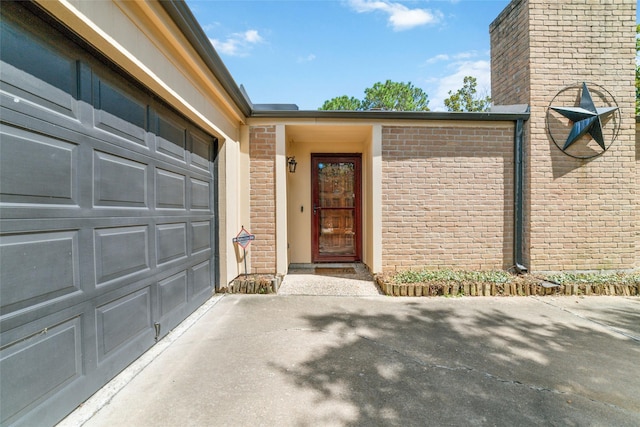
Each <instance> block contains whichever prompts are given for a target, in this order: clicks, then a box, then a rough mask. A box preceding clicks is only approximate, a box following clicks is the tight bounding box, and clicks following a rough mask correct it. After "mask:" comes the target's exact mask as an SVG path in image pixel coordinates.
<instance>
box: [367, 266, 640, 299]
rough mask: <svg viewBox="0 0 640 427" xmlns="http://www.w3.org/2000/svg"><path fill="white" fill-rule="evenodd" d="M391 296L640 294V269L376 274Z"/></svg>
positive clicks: (424, 271) (426, 271) (383, 287)
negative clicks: (614, 272) (602, 271)
mask: <svg viewBox="0 0 640 427" xmlns="http://www.w3.org/2000/svg"><path fill="white" fill-rule="evenodd" d="M376 282H377V284H378V286H379V287H380V289H381V290H382V292H383V293H385V294H387V295H390V296H450V297H455V296H530V295H539V296H543V295H623V296H637V295H640V272H635V273H618V274H610V273H609V274H604V273H602V274H598V273H581V274H568V273H564V274H552V275H530V274H524V275H513V274H510V273H507V272H505V271H452V270H420V271H416V270H409V271H403V272H397V273H386V274H378V275H376Z"/></svg>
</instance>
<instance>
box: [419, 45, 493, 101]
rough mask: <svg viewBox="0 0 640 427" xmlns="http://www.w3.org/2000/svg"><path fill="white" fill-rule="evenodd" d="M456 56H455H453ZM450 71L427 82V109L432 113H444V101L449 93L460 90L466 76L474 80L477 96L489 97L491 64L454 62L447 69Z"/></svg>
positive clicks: (476, 61) (487, 62) (485, 62)
mask: <svg viewBox="0 0 640 427" xmlns="http://www.w3.org/2000/svg"><path fill="white" fill-rule="evenodd" d="M454 56H456V55H454ZM447 68H448V69H450V70H452V72H451V73H450V74H447V75H446V76H444V77H435V78H430V79H428V80H427V83H428V84H429V87H430V88H431V89H430V90H428V91H427V93H428V95H429V108H430V109H431V110H432V111H446V110H447V108H446V107H445V105H444V100H445V99H446V98H448V97H449V91H452V92H455V91H457V90H458V89H460V88H461V87H462V85H463V83H464V78H465V77H466V76H472V77H475V78H476V81H477V83H478V86H477V91H478V95H479V96H487V95H491V62H490V61H489V60H485V59H478V60H475V61H456V62H452V63H451V64H449V66H448V67H447Z"/></svg>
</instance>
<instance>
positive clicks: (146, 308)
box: [0, 2, 217, 425]
mask: <svg viewBox="0 0 640 427" xmlns="http://www.w3.org/2000/svg"><path fill="white" fill-rule="evenodd" d="M42 18H43V19H46V17H45V16H42ZM0 38H1V43H2V45H1V48H0V52H1V59H2V64H1V65H0V80H1V87H0V89H1V93H0V95H1V100H0V105H1V116H0V117H1V121H2V123H1V126H2V128H1V141H0V193H1V194H0V203H1V205H0V208H1V211H0V213H1V220H0V275H1V276H0V301H1V312H0V331H1V341H0V352H1V353H0V375H1V378H0V381H1V386H0V390H1V396H0V402H1V408H0V409H1V410H0V414H1V416H2V425H12V424H23V425H48V424H53V423H55V422H56V421H58V420H59V419H61V418H62V417H64V416H65V415H66V414H67V413H68V412H70V411H71V410H73V409H74V408H75V406H76V405H77V404H79V403H80V402H81V401H83V400H84V399H85V398H87V397H88V396H90V395H91V394H92V393H93V392H95V391H96V390H97V389H98V388H100V387H101V386H102V385H104V384H105V383H106V382H107V381H108V380H110V379H111V378H112V377H114V376H115V375H116V374H117V373H118V372H119V371H121V370H122V369H123V368H124V367H126V366H127V365H128V364H129V363H131V362H132V361H133V360H134V359H135V358H137V357H138V356H139V355H140V354H142V353H143V352H144V351H145V350H147V349H148V348H149V347H151V346H152V345H154V343H155V341H156V339H157V338H159V337H162V336H163V335H165V334H166V333H167V332H169V331H170V330H171V329H172V328H173V327H174V326H176V325H177V324H178V323H179V322H180V321H181V320H182V319H184V318H185V317H186V316H187V315H188V314H190V313H191V312H193V311H194V310H195V308H197V307H198V306H199V305H201V304H202V302H203V301H205V300H206V299H207V298H208V297H210V296H211V294H212V292H213V285H212V284H213V283H215V281H216V274H217V266H216V263H217V256H216V248H215V245H214V242H216V241H217V240H216V237H217V236H216V234H217V231H216V229H217V217H216V215H215V211H216V204H217V203H216V190H215V189H216V182H215V180H214V179H213V177H214V176H215V167H216V164H215V158H216V153H217V141H216V139H215V138H214V137H212V136H210V135H207V134H206V133H204V132H202V131H201V130H200V129H198V128H196V127H195V126H194V125H193V124H192V123H190V122H188V121H187V120H185V119H184V118H183V117H181V116H180V115H179V114H177V113H175V112H174V111H172V110H171V109H169V108H168V107H167V106H166V105H164V104H163V103H162V102H161V101H159V100H158V99H157V98H156V97H154V96H153V95H152V94H151V93H149V92H147V91H145V90H144V89H143V88H141V87H139V86H137V85H136V84H134V83H132V82H131V79H129V78H126V77H123V75H124V74H123V73H120V72H118V71H117V70H116V69H115V68H113V67H111V66H110V65H109V64H108V63H106V62H102V61H101V60H99V58H98V57H97V56H96V55H93V54H90V52H89V50H88V48H87V47H81V42H80V41H77V42H76V41H73V40H72V36H71V35H67V34H65V33H64V31H62V30H59V29H56V28H55V24H54V23H52V22H48V21H47V22H45V21H44V20H41V19H40V18H38V17H37V16H36V15H34V14H32V13H31V12H29V11H27V10H26V9H24V8H23V7H22V6H16V5H14V4H9V3H6V2H3V5H2V34H1V36H0ZM158 329H159V333H157V332H158ZM143 398H144V397H143V396H141V399H143Z"/></svg>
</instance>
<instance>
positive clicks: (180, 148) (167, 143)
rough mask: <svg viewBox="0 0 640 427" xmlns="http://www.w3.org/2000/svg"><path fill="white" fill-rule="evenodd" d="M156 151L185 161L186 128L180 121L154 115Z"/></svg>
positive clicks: (181, 161) (183, 162)
mask: <svg viewBox="0 0 640 427" xmlns="http://www.w3.org/2000/svg"><path fill="white" fill-rule="evenodd" d="M155 135H156V138H155V139H156V151H157V152H158V153H160V154H162V155H165V156H168V157H171V158H173V159H176V160H179V161H180V163H181V164H186V162H187V152H186V148H187V146H186V136H187V130H186V128H185V127H184V126H182V125H181V123H179V122H177V121H175V120H171V119H169V118H168V117H164V116H160V115H156V128H155Z"/></svg>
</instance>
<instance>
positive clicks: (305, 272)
mask: <svg viewBox="0 0 640 427" xmlns="http://www.w3.org/2000/svg"><path fill="white" fill-rule="evenodd" d="M321 271H323V273H322V274H318V273H320V272H321ZM278 294H280V295H315V296H321V295H325V296H360V297H362V296H374V295H382V292H381V291H380V289H379V288H378V286H377V285H376V284H375V282H374V281H373V276H372V275H371V273H370V272H369V270H367V268H366V267H365V266H364V264H358V263H355V264H317V265H314V264H299V265H292V266H291V267H290V268H289V272H288V273H287V275H286V276H285V277H284V280H283V281H282V285H281V286H280V289H278Z"/></svg>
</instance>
